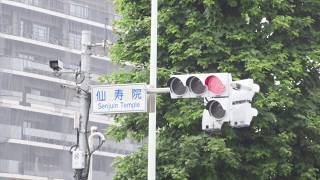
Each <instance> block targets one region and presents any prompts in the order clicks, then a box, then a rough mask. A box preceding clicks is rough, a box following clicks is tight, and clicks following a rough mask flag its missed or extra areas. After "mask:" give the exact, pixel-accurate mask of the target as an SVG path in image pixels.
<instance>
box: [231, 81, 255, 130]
mask: <svg viewBox="0 0 320 180" xmlns="http://www.w3.org/2000/svg"><path fill="white" fill-rule="evenodd" d="M232 87H233V88H232V90H231V95H230V99H231V100H232V106H231V111H232V114H231V118H230V125H231V126H232V127H236V128H239V127H247V126H250V123H251V120H252V118H253V116H257V115H258V111H257V109H255V108H252V107H251V101H252V98H253V96H254V94H255V93H258V92H259V91H260V87H259V85H257V84H255V83H254V82H253V80H252V79H244V80H239V81H234V82H233V83H232Z"/></svg>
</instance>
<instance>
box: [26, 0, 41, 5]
mask: <svg viewBox="0 0 320 180" xmlns="http://www.w3.org/2000/svg"><path fill="white" fill-rule="evenodd" d="M24 3H25V4H31V5H34V6H40V3H39V0H25V1H24Z"/></svg>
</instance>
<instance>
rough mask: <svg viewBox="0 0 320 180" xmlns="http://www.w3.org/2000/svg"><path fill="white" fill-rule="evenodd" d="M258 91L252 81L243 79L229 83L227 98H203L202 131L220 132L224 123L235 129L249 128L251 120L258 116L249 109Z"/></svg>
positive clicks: (255, 111)
mask: <svg viewBox="0 0 320 180" xmlns="http://www.w3.org/2000/svg"><path fill="white" fill-rule="evenodd" d="M259 90H260V88H259V85H257V84H255V83H254V82H253V80H252V79H244V80H239V81H233V82H232V83H230V95H229V96H226V97H210V98H208V97H206V98H204V101H205V103H204V105H205V107H206V108H205V109H204V110H203V115H202V130H205V131H213V130H220V129H221V127H222V125H223V123H225V122H226V123H230V126H232V127H235V128H241V127H248V126H250V123H251V120H252V118H253V117H254V116H257V114H258V111H257V110H256V109H255V108H252V107H251V101H252V98H253V96H254V94H255V93H257V92H259Z"/></svg>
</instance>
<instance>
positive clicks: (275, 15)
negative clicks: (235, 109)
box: [101, 0, 320, 180]
mask: <svg viewBox="0 0 320 180" xmlns="http://www.w3.org/2000/svg"><path fill="white" fill-rule="evenodd" d="M159 1H160V2H159V30H158V33H159V38H158V67H159V70H158V86H159V87H165V86H166V80H167V79H168V77H169V75H170V74H171V73H204V72H231V73H232V75H233V78H234V79H243V78H253V79H254V81H255V82H257V83H258V84H259V85H260V88H261V92H260V93H259V94H258V95H257V96H256V98H255V99H254V102H253V106H254V107H256V108H257V109H258V111H259V115H258V117H256V118H255V119H254V120H253V122H252V123H251V126H250V127H248V128H241V129H233V128H230V127H229V126H228V125H225V126H224V127H223V128H222V131H221V132H220V133H211V134H208V133H205V132H203V131H201V127H200V125H201V115H202V108H203V107H202V102H201V100H194V99H193V100H171V99H170V97H169V96H168V95H159V96H158V104H157V107H158V108H157V110H158V111H157V113H158V116H157V118H158V119H157V127H158V134H157V179H165V180H167V179H194V180H199V179H203V180H206V179H208V180H209V179H210V180H214V179H226V180H229V179H234V180H241V179H252V180H256V179H279V180H280V179H281V180H285V179H290V180H292V179H293V180H294V179H303V180H307V179H320V108H319V107H320V100H319V99H320V86H319V84H320V80H319V72H320V69H319V66H320V65H319V64H320V61H319V60H320V11H319V9H320V1H319V0H255V1H252V0H159ZM115 4H116V5H117V10H118V12H119V14H120V15H121V17H122V18H121V20H119V21H118V22H117V23H116V25H115V30H116V31H117V33H118V36H119V40H118V43H117V44H116V45H115V46H114V47H113V48H112V53H111V57H112V59H113V60H114V61H116V62H124V61H130V62H131V63H132V64H135V66H136V68H134V69H133V70H132V71H130V72H122V73H118V74H115V75H113V76H104V77H101V80H102V81H104V82H110V83H127V82H147V81H148V73H149V72H148V62H149V50H150V49H149V44H150V1H149V0H116V1H115ZM116 121H117V123H118V125H117V126H115V127H112V128H111V129H109V135H111V136H113V137H114V138H116V139H117V140H121V139H124V138H126V137H131V138H132V137H133V138H136V139H138V140H142V139H144V138H146V136H147V124H148V121H147V115H146V114H129V115H124V116H119V117H118V118H117V119H116ZM115 168H116V175H115V177H114V179H116V180H118V179H119V180H123V179H137V180H142V179H147V178H146V177H147V148H146V146H145V147H143V148H141V150H140V151H138V152H137V153H134V154H132V155H129V156H127V157H125V158H120V159H118V160H117V161H116V162H115Z"/></svg>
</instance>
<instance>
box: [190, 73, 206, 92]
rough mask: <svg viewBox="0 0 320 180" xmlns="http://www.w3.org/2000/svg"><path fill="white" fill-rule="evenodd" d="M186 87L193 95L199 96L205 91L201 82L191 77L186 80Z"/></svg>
mask: <svg viewBox="0 0 320 180" xmlns="http://www.w3.org/2000/svg"><path fill="white" fill-rule="evenodd" d="M187 86H188V87H189V88H190V91H191V92H192V93H194V94H198V95H201V94H203V93H204V92H205V91H206V86H204V84H203V83H202V82H201V80H200V79H199V78H198V77H195V76H191V77H189V78H188V80H187Z"/></svg>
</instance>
